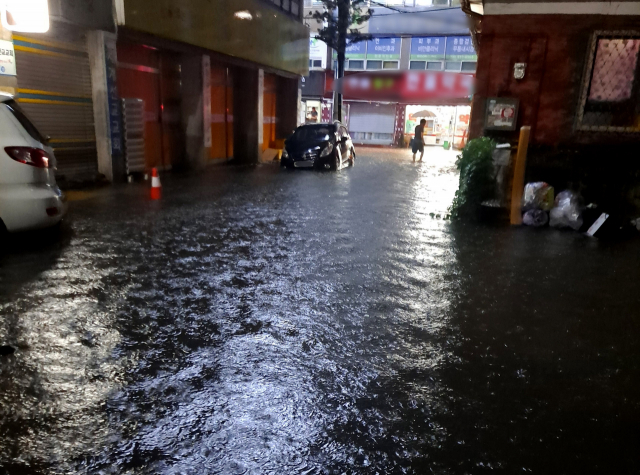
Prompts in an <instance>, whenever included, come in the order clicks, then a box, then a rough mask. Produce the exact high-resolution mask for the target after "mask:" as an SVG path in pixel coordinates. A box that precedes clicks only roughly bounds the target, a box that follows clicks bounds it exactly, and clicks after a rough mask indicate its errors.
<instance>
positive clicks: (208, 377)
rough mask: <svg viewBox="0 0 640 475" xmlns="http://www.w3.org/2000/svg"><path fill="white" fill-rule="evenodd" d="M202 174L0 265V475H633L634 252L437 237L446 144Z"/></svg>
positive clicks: (535, 240) (127, 200)
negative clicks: (305, 166)
mask: <svg viewBox="0 0 640 475" xmlns="http://www.w3.org/2000/svg"><path fill="white" fill-rule="evenodd" d="M358 152H359V156H358V160H357V164H356V166H355V167H354V168H347V169H344V170H342V171H340V172H338V173H332V172H314V171H302V170H297V171H286V170H281V169H280V168H279V167H277V166H274V165H271V164H268V165H260V166H257V167H226V166H221V167H213V168H210V169H208V170H207V171H206V172H204V173H202V174H200V175H197V176H194V175H189V176H186V175H185V176H182V175H177V174H175V175H173V176H169V175H167V176H163V177H162V179H163V185H164V188H163V198H162V200H161V201H160V202H150V201H148V198H147V194H148V189H147V188H146V187H145V186H144V185H129V186H120V187H114V188H112V189H107V190H102V191H100V192H97V193H96V194H95V196H88V197H87V199H84V200H81V201H74V202H72V203H70V212H69V219H68V220H67V222H66V223H65V224H64V226H63V227H62V229H61V230H60V233H59V235H56V234H52V233H45V234H42V235H37V236H33V235H29V236H27V237H14V238H12V239H11V240H10V242H9V243H8V244H6V245H5V247H6V249H5V251H6V252H5V254H4V255H3V256H1V257H0V264H1V267H0V316H1V318H0V345H11V346H13V347H14V348H16V352H15V353H14V354H13V355H9V356H1V357H0V474H2V475H5V474H7V475H14V474H21V475H22V474H67V473H81V474H84V473H86V474H189V475H190V474H194V475H195V474H343V473H344V474H380V475H383V474H396V473H398V474H401V473H407V474H425V473H436V474H479V473H488V472H490V471H491V472H498V473H505V474H514V473H534V474H578V473H580V474H585V473H602V474H627V473H638V471H639V470H640V450H638V447H640V431H639V429H638V428H639V427H640V310H639V308H640V293H639V292H638V280H639V279H640V267H639V266H638V257H639V252H640V243H639V242H638V241H629V242H623V243H617V244H606V243H600V242H598V241H597V240H595V239H589V238H586V237H583V236H581V235H579V234H577V233H573V232H562V231H556V230H552V229H542V230H537V229H527V228H509V227H505V226H501V225H478V224H456V223H450V222H449V221H445V220H443V219H438V215H441V216H443V215H444V214H445V213H446V209H447V207H448V206H449V204H450V203H451V200H452V199H453V195H454V193H455V190H456V189H457V181H458V178H457V175H456V173H455V167H454V161H455V153H453V152H445V151H443V150H442V149H440V148H438V149H435V148H429V147H428V148H427V150H426V153H425V160H426V163H422V164H420V163H412V162H411V155H410V152H409V151H406V150H402V151H401V150H385V149H365V148H359V149H358Z"/></svg>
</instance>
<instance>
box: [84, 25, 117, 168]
mask: <svg viewBox="0 0 640 475" xmlns="http://www.w3.org/2000/svg"><path fill="white" fill-rule="evenodd" d="M107 35H108V34H107V33H105V32H104V31H89V32H88V33H87V46H88V50H89V64H90V66H91V95H92V98H93V122H94V127H95V133H96V150H97V152H98V172H99V173H102V174H103V175H104V176H105V177H106V179H107V180H109V181H113V178H114V169H113V168H114V160H113V156H112V148H111V145H112V144H111V124H110V120H111V119H110V114H109V87H108V84H107V61H106V57H105V47H106V45H105V42H106V41H110V42H113V43H115V38H114V37H111V36H109V38H108V39H107ZM110 46H112V47H114V45H110ZM114 79H115V78H114ZM118 122H119V121H118ZM119 158H120V159H121V160H123V159H124V158H123V157H119ZM118 168H122V170H120V169H119V170H118V171H117V174H118V175H124V167H118Z"/></svg>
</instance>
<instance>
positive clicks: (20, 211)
mask: <svg viewBox="0 0 640 475" xmlns="http://www.w3.org/2000/svg"><path fill="white" fill-rule="evenodd" d="M55 168H56V160H55V157H54V155H53V149H52V148H51V147H50V146H49V145H48V142H47V139H46V138H45V137H43V136H42V135H41V134H40V132H38V129H36V128H35V126H34V125H33V124H32V123H31V122H30V121H29V119H28V118H27V116H26V115H25V114H24V113H23V112H22V110H21V109H20V107H19V106H18V104H17V103H16V101H15V100H14V99H13V98H12V97H11V96H6V95H0V230H1V231H4V230H6V231H9V232H14V231H23V230H28V229H37V228H45V227H48V226H53V225H55V224H57V223H58V222H60V220H61V219H62V217H63V216H64V215H65V212H66V203H65V202H64V199H63V194H62V192H61V191H60V188H58V186H57V185H56V180H55V177H54V171H55Z"/></svg>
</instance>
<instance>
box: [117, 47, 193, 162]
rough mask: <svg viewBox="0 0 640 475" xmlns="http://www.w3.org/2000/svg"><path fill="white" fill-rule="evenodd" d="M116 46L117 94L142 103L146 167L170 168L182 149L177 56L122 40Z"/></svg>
mask: <svg viewBox="0 0 640 475" xmlns="http://www.w3.org/2000/svg"><path fill="white" fill-rule="evenodd" d="M117 48H118V93H119V95H120V97H121V98H123V99H127V98H128V99H141V100H142V101H143V102H144V156H145V166H146V168H147V170H149V169H151V168H153V167H158V168H160V169H169V168H171V167H172V166H173V165H174V164H176V163H177V161H178V160H179V159H180V157H181V154H182V150H183V149H184V143H183V135H182V124H181V121H182V113H181V109H180V103H181V97H180V96H181V87H180V80H181V64H180V58H179V55H178V54H174V53H170V52H166V51H161V50H159V49H157V48H153V47H150V46H145V45H140V44H134V43H128V42H125V41H118V43H117Z"/></svg>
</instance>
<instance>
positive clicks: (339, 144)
mask: <svg viewBox="0 0 640 475" xmlns="http://www.w3.org/2000/svg"><path fill="white" fill-rule="evenodd" d="M355 160H356V152H355V149H354V148H353V142H352V141H351V137H350V136H349V132H347V128H346V127H345V126H344V125H342V124H341V123H340V122H334V123H333V124H307V125H302V126H300V127H298V128H297V129H296V130H295V132H294V133H293V135H292V136H291V137H289V138H288V139H287V140H286V141H285V144H284V150H283V152H282V160H281V165H282V166H283V167H287V168H317V169H328V170H340V169H341V168H342V167H343V166H344V165H345V164H347V163H348V164H349V165H351V166H353V165H354V164H355Z"/></svg>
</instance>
